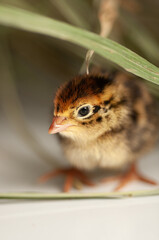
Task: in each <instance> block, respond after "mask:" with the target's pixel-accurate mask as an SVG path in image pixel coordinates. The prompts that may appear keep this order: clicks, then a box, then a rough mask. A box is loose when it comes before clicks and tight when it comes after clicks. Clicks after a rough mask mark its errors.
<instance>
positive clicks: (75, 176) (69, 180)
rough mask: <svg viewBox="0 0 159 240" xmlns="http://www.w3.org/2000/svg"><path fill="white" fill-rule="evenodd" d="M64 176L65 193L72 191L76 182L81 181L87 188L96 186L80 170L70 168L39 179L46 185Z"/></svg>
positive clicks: (58, 170)
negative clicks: (50, 180) (51, 180)
mask: <svg viewBox="0 0 159 240" xmlns="http://www.w3.org/2000/svg"><path fill="white" fill-rule="evenodd" d="M60 175H64V176H65V182H64V187H63V190H64V192H69V191H70V189H71V188H72V186H73V184H74V181H75V180H79V181H80V182H82V183H83V184H85V185H87V186H94V183H92V182H91V181H90V180H89V179H88V178H87V176H86V175H85V174H84V173H82V172H81V171H80V170H78V169H76V168H68V169H62V168H60V169H56V170H53V171H51V172H49V173H47V174H45V175H43V176H41V177H40V178H39V181H38V182H40V183H44V182H46V181H48V180H49V179H52V178H55V177H57V176H60Z"/></svg>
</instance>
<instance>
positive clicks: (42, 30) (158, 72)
mask: <svg viewBox="0 0 159 240" xmlns="http://www.w3.org/2000/svg"><path fill="white" fill-rule="evenodd" d="M0 24H1V25H4V26H9V27H14V28H18V29H21V30H25V31H30V32H34V33H39V34H43V35H47V36H51V37H56V38H59V39H61V40H65V41H69V42H72V43H75V44H78V45H80V46H82V47H85V48H87V49H93V50H94V51H95V52H96V53H98V54H99V55H101V56H102V57H104V58H107V59H108V60H110V61H112V62H114V63H116V64H118V65H119V66H121V67H122V68H124V69H125V70H127V71H128V72H131V73H133V74H135V75H137V76H139V77H141V78H144V79H146V80H148V81H150V82H153V83H155V84H158V85H159V68H157V67H156V66H154V65H153V64H151V63H150V62H148V61H147V60H145V59H144V58H142V57H140V56H139V55H137V54H136V53H134V52H132V51H131V50H129V49H127V48H126V47H124V46H121V45H120V44H118V43H116V42H114V41H112V40H110V39H105V38H102V37H100V36H98V35H97V34H94V33H91V32H89V31H86V30H83V29H80V28H77V27H73V26H71V25H69V24H66V23H63V22H60V21H56V20H53V19H50V18H48V17H44V16H41V15H39V14H36V13H32V12H29V11H26V10H22V9H19V8H15V7H12V6H6V5H2V4H1V5H0Z"/></svg>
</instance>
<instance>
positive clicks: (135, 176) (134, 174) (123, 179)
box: [102, 163, 157, 191]
mask: <svg viewBox="0 0 159 240" xmlns="http://www.w3.org/2000/svg"><path fill="white" fill-rule="evenodd" d="M114 180H119V184H118V185H117V187H116V188H115V191H118V190H120V189H121V188H123V187H125V186H126V185H127V184H128V183H129V182H131V181H134V180H138V181H141V182H144V183H149V184H152V185H157V182H155V181H153V180H151V179H148V178H146V177H144V176H142V174H140V173H139V172H138V170H137V169H136V165H135V163H133V164H132V165H131V167H130V169H129V171H128V172H127V173H125V174H123V175H117V176H114V177H110V178H105V179H102V182H110V181H114Z"/></svg>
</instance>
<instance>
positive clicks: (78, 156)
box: [41, 73, 158, 191]
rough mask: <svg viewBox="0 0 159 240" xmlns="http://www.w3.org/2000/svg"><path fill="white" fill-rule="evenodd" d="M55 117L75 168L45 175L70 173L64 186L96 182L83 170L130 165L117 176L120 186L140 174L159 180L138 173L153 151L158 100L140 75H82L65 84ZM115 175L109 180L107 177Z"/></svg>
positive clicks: (54, 124)
mask: <svg viewBox="0 0 159 240" xmlns="http://www.w3.org/2000/svg"><path fill="white" fill-rule="evenodd" d="M54 109H55V110H54V118H53V122H52V124H51V126H50V128H49V133H50V134H54V133H59V134H60V141H61V144H62V147H63V151H64V153H65V156H66V158H67V160H68V161H69V162H70V163H71V165H72V166H73V168H71V169H58V170H56V171H53V172H51V173H49V174H47V175H45V176H44V177H43V178H42V179H41V180H42V181H45V180H47V179H49V178H51V177H53V176H57V175H59V174H66V175H67V177H66V182H65V186H64V191H68V190H69V189H70V188H71V186H72V183H73V179H74V178H79V179H80V180H81V181H82V182H84V183H85V184H87V185H93V184H92V182H91V181H89V180H88V179H87V177H86V176H85V175H84V173H82V171H81V170H93V169H96V168H104V169H122V168H123V167H125V166H127V165H128V166H129V167H130V169H129V170H128V172H126V173H125V174H124V175H121V176H120V175H119V176H117V177H118V178H119V180H120V181H119V185H118V186H117V188H116V190H119V189H120V188H121V187H123V186H125V185H126V184H127V183H128V182H129V181H130V180H132V179H138V180H141V181H144V182H147V183H150V184H156V183H155V182H154V181H152V180H149V179H147V178H145V177H143V176H142V175H141V174H139V173H138V172H137V170H136V167H135V163H136V160H137V159H139V158H140V157H141V156H143V155H144V154H145V153H146V152H148V151H149V150H150V149H151V148H152V147H153V145H154V143H155V142H156V139H157V135H158V116H157V111H156V108H155V104H154V101H153V99H152V97H151V96H150V94H149V92H148V91H147V89H146V87H145V86H144V84H143V82H140V81H139V80H138V79H135V78H132V77H128V76H127V75H126V74H123V73H118V74H116V75H115V76H113V77H112V75H93V74H92V75H91V74H90V75H82V76H77V77H75V78H74V79H73V80H71V81H69V82H68V83H66V84H64V85H63V86H61V87H60V88H59V90H58V91H57V94H56V97H55V100H54ZM112 179H114V178H112ZM107 180H110V179H106V181H107Z"/></svg>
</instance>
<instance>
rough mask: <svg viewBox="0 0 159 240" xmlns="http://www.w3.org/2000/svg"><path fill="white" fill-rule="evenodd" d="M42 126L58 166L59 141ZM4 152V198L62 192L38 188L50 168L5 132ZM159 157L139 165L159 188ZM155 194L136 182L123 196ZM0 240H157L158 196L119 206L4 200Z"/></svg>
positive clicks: (56, 187) (0, 171)
mask: <svg viewBox="0 0 159 240" xmlns="http://www.w3.org/2000/svg"><path fill="white" fill-rule="evenodd" d="M32 124H33V123H32ZM38 124H39V126H38V125H37V124H36V127H35V128H33V129H34V131H35V134H36V135H37V136H39V139H40V141H41V142H42V143H43V145H44V146H45V148H46V149H48V152H50V154H54V155H55V156H56V157H57V158H59V160H60V159H61V158H63V156H62V154H61V153H60V148H59V146H58V143H57V141H56V140H55V139H54V138H52V137H51V136H49V135H48V134H47V129H46V127H47V124H40V123H38ZM33 125H34V124H33ZM1 126H3V124H2V125H1ZM34 126H35V125H34ZM38 129H40V131H38ZM41 136H43V138H41ZM0 151H1V152H0V154H1V155H0V166H1V167H0V179H1V180H0V192H7V191H13V192H16V191H23V192H24V191H36V192H59V191H60V190H61V187H62V182H63V180H62V179H57V180H54V181H50V182H48V183H46V184H43V185H39V184H37V183H36V179H37V178H38V177H39V176H40V175H41V174H43V173H45V172H46V171H49V170H50V167H49V166H48V165H47V164H45V162H42V161H40V160H39V158H38V157H37V156H36V155H35V154H34V153H33V152H31V150H30V149H29V147H27V146H26V145H25V144H24V142H23V141H22V140H21V139H20V138H18V137H17V136H16V135H15V134H14V131H13V132H12V130H11V129H7V130H6V129H5V128H3V127H1V138H0ZM158 156H159V150H157V149H156V150H155V151H154V152H152V153H151V154H149V155H147V156H146V157H145V158H144V159H142V160H141V161H139V168H140V170H141V171H142V172H143V173H144V174H145V175H146V176H149V177H151V178H153V179H155V180H158V182H159V158H158ZM102 174H103V173H102ZM97 178H98V177H96V179H97ZM115 184H116V183H111V184H107V185H105V184H101V185H98V186H97V187H95V188H85V189H83V191H91V192H92V191H96V192H97V191H102V192H103V191H111V190H112V189H113V188H114V187H115ZM153 188H154V187H152V186H149V185H146V184H141V183H136V182H134V183H131V184H130V185H129V186H127V187H126V188H125V189H124V190H125V191H126V190H137V189H141V190H142V189H153ZM0 239H2V240H11V239H12V240H13V239H16V240H19V239H23V240H25V239H38V240H41V239H70V240H73V239H74V240H81V239H91V240H96V239H100V240H105V239H108V240H111V239H113V240H114V239H118V240H120V239H121V240H128V239H129V240H134V239H135V240H138V239H139V240H142V239H143V240H149V239H152V240H158V239H159V196H154V197H144V198H143V197H142V198H132V199H118V200H65V201H4V200H3V201H1V202H0Z"/></svg>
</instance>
